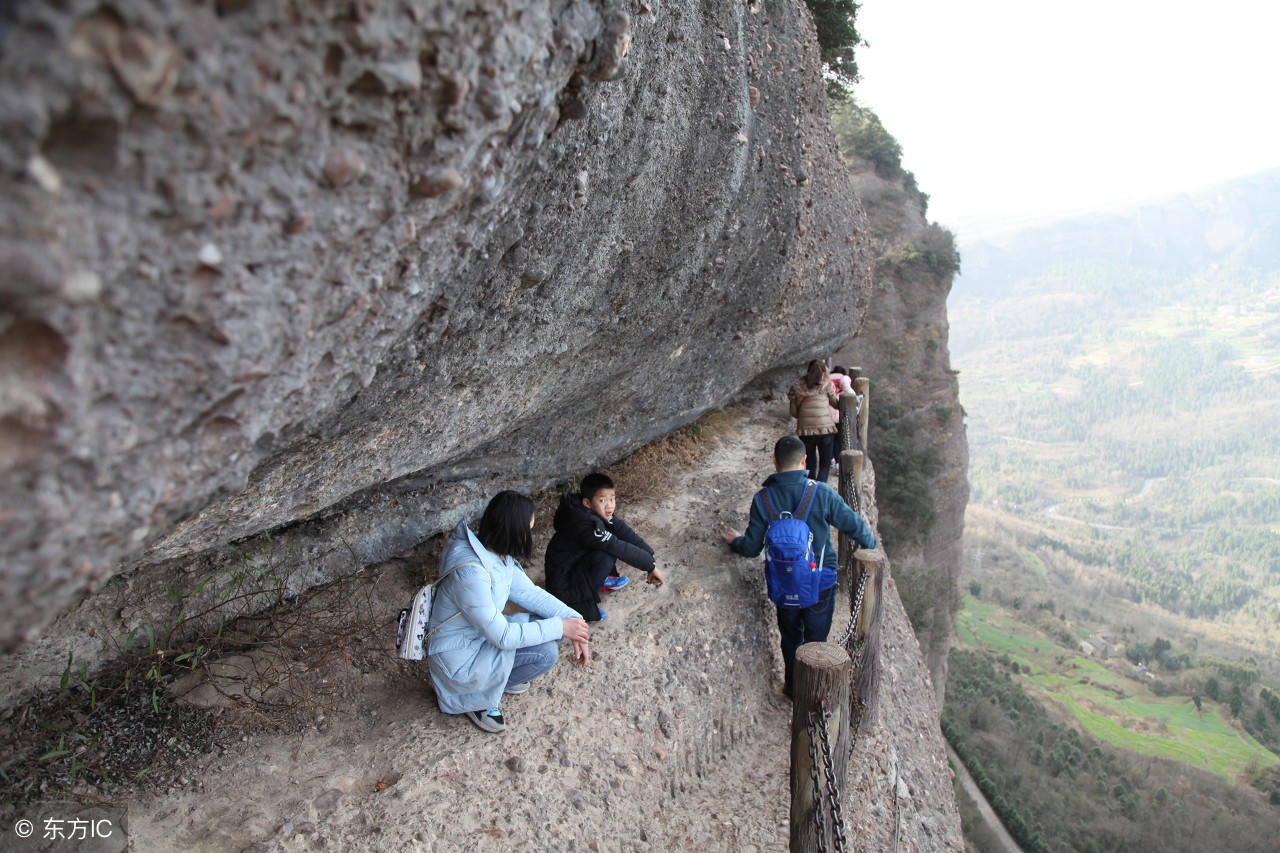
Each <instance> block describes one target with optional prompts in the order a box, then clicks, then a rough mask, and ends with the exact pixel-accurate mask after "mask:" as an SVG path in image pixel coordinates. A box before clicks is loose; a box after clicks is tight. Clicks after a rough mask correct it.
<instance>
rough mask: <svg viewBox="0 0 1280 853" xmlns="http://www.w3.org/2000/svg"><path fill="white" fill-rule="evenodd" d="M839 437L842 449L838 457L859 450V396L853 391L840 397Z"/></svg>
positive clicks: (838, 450) (838, 451)
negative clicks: (847, 451)
mask: <svg viewBox="0 0 1280 853" xmlns="http://www.w3.org/2000/svg"><path fill="white" fill-rule="evenodd" d="M839 435H840V447H838V448H837V449H836V456H837V457H838V456H839V455H840V454H841V453H843V452H844V451H846V450H857V449H858V395H857V394H855V393H853V392H852V391H845V392H844V393H842V394H841V395H840V433H839ZM841 464H842V465H843V464H844V463H843V462H842V463H841Z"/></svg>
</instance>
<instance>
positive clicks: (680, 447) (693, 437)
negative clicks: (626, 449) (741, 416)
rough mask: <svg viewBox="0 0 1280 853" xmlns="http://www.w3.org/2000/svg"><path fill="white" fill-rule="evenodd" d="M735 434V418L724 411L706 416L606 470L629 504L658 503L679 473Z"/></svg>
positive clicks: (657, 440) (717, 411)
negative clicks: (644, 501) (655, 501)
mask: <svg viewBox="0 0 1280 853" xmlns="http://www.w3.org/2000/svg"><path fill="white" fill-rule="evenodd" d="M736 432H737V414H736V413H734V412H731V411H729V410H725V409H717V410H715V411H712V412H708V413H707V414H705V415H703V416H702V417H700V418H698V420H696V421H694V422H693V423H691V424H689V426H687V427H684V428H683V429H679V430H676V431H675V432H672V433H668V434H667V435H664V436H662V437H661V438H659V439H655V440H654V441H651V442H649V443H648V444H646V445H645V446H644V447H641V448H640V449H638V450H636V451H635V452H634V453H632V454H631V455H630V456H628V457H627V458H626V459H623V460H622V461H621V462H618V463H616V464H614V465H611V466H609V467H608V468H607V469H605V473H607V474H608V475H609V476H610V477H612V478H613V480H614V482H616V483H618V490H619V492H621V493H624V494H625V497H626V500H627V501H628V502H631V501H638V500H649V501H653V500H658V499H660V498H662V497H664V496H665V495H666V494H667V492H668V491H669V488H668V487H669V485H670V484H671V481H672V479H673V477H674V476H675V474H676V473H677V472H679V471H683V470H687V469H689V468H693V467H695V466H696V465H698V464H699V463H701V462H702V460H704V459H706V457H707V455H708V454H709V453H710V452H711V448H712V442H715V441H723V440H726V439H730V438H732V437H733V436H734V434H736Z"/></svg>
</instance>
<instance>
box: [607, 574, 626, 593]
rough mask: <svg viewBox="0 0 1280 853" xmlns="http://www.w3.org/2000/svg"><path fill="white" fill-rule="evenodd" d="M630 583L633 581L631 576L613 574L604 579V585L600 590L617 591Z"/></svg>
mask: <svg viewBox="0 0 1280 853" xmlns="http://www.w3.org/2000/svg"><path fill="white" fill-rule="evenodd" d="M629 583H631V578H624V577H622V576H620V575H611V576H610V577H607V578H605V579H604V586H602V587H600V591H601V592H616V591H617V590H620V589H622V588H623V587H624V586H626V585H627V584H629Z"/></svg>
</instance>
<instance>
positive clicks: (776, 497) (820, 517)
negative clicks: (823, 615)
mask: <svg viewBox="0 0 1280 853" xmlns="http://www.w3.org/2000/svg"><path fill="white" fill-rule="evenodd" d="M808 479H809V478H808V476H807V474H806V472H805V471H804V470H803V469H800V470H795V471H779V472H777V473H776V474H771V475H770V476H769V478H768V479H767V480H765V481H764V487H765V488H766V489H768V490H769V495H770V497H771V498H772V500H773V505H774V507H775V508H776V509H777V510H778V511H779V512H789V511H791V510H794V509H795V508H796V506H797V504H799V503H800V498H801V497H803V496H804V485H805V483H806V482H807V481H808ZM805 520H806V521H807V522H808V523H809V529H810V530H811V531H813V552H814V553H815V554H821V555H822V566H823V572H822V581H821V588H822V589H829V588H830V587H833V586H835V585H836V580H837V576H836V567H838V566H839V565H840V554H839V551H838V550H837V549H836V548H833V547H832V545H831V528H832V527H834V528H836V529H837V530H839V531H841V532H842V533H847V534H848V535H850V536H852V537H853V539H854V541H855V542H857V543H858V547H859V548H874V547H876V537H875V534H874V533H872V532H871V528H870V527H869V526H868V525H867V522H866V521H864V520H863V518H862V516H860V515H858V514H857V513H856V512H854V511H853V510H852V509H850V508H849V505H848V504H847V503H845V502H844V498H842V497H840V493H839V492H837V491H836V490H835V489H833V488H831V487H830V486H828V485H827V484H826V483H819V484H818V492H817V494H815V495H814V496H813V506H811V507H810V508H809V515H808V516H806V518H805ZM768 527H769V519H768V518H766V517H765V514H764V513H763V512H762V511H761V509H760V501H759V500H755V499H753V500H752V501H751V520H750V521H749V522H748V523H747V532H746V533H744V534H742V535H741V536H739V537H738V538H737V539H734V540H733V542H732V543H730V545H729V547H730V548H731V549H732V550H733V552H734V553H735V554H741V555H742V556H744V557H757V556H759V555H760V552H761V551H763V550H764V533H765V530H766V529H767V528H768Z"/></svg>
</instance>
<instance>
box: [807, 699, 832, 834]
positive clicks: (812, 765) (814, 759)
mask: <svg viewBox="0 0 1280 853" xmlns="http://www.w3.org/2000/svg"><path fill="white" fill-rule="evenodd" d="M814 716H815V714H814V712H813V711H810V712H809V725H808V728H809V781H810V782H812V783H813V797H814V802H813V822H814V825H815V826H816V827H817V829H818V843H819V844H822V843H823V842H824V839H825V838H826V836H827V825H826V808H825V807H824V806H823V803H822V786H821V785H820V784H819V783H818V736H817V724H816V723H815V722H814ZM825 724H826V721H825V720H824V721H823V725H824V726H825Z"/></svg>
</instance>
